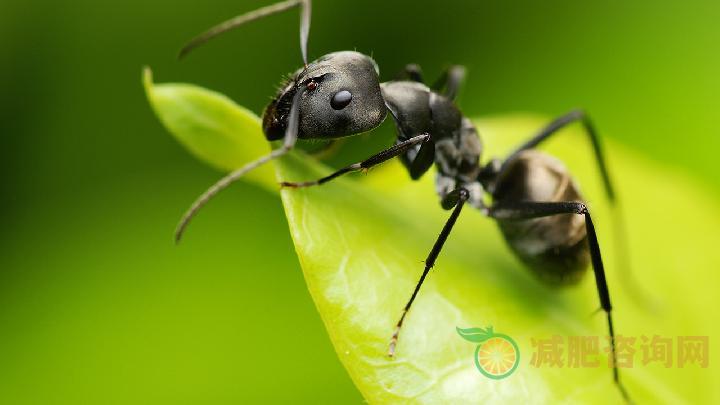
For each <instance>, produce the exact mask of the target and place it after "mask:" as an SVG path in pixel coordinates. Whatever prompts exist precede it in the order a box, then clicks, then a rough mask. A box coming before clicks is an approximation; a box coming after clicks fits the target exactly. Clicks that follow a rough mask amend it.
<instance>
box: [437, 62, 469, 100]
mask: <svg viewBox="0 0 720 405" xmlns="http://www.w3.org/2000/svg"><path fill="white" fill-rule="evenodd" d="M464 81H465V67H464V66H461V65H453V66H450V67H449V68H447V69H446V70H445V71H444V72H443V74H442V75H441V76H440V77H439V78H438V79H437V81H436V82H435V83H434V84H433V85H432V89H433V90H434V91H437V92H440V93H441V94H443V95H444V96H445V97H447V98H449V99H450V100H455V97H457V94H458V91H460V86H461V85H462V84H463V82H464ZM443 90H444V91H443Z"/></svg>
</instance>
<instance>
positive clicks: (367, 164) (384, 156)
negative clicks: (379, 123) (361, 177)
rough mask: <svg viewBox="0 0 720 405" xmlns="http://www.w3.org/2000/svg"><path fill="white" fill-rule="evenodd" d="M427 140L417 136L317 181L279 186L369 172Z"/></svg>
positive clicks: (306, 184)
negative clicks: (364, 171) (362, 171)
mask: <svg viewBox="0 0 720 405" xmlns="http://www.w3.org/2000/svg"><path fill="white" fill-rule="evenodd" d="M429 139H430V135H429V134H422V135H417V136H414V137H412V138H410V139H408V140H406V141H403V142H400V143H397V144H395V145H393V146H391V147H390V148H388V149H386V150H384V151H382V152H379V153H377V154H375V155H372V156H370V157H369V158H367V159H365V160H363V161H362V162H358V163H354V164H351V165H349V166H345V167H343V168H342V169H340V170H337V171H335V172H333V173H331V174H329V175H327V176H325V177H321V178H319V179H317V180H312V181H303V182H289V181H283V182H281V183H280V186H281V187H290V188H301V187H310V186H318V185H320V184H324V183H327V182H328V181H330V180H332V179H335V178H337V177H340V176H342V175H343V174H346V173H351V172H356V171H360V170H369V169H370V168H371V167H373V166H376V165H378V164H380V163H383V162H385V161H388V160H390V159H392V158H394V157H396V156H399V155H401V154H403V153H405V152H406V151H407V150H408V149H410V148H412V147H413V146H415V145H418V144H422V143H424V142H426V141H428V140H429Z"/></svg>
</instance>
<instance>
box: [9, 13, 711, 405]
mask: <svg viewBox="0 0 720 405" xmlns="http://www.w3.org/2000/svg"><path fill="white" fill-rule="evenodd" d="M268 3H269V1H259V0H252V1H231V0H206V1H203V2H199V1H186V0H174V1H169V0H154V1H137V0H126V1H122V2H121V1H90V0H71V1H69V0H66V1H58V2H49V1H38V0H5V1H3V2H2V3H0V135H1V136H2V143H1V144H0V145H1V146H0V204H1V209H0V220H1V223H2V225H1V226H0V402H1V403H8V404H35V403H38V404H39V403H42V404H49V403H72V404H80V403H88V404H98V403H103V404H110V403H117V404H127V403H138V404H158V403H173V404H179V403H189V404H190V403H193V404H194V403H238V402H244V401H260V400H264V401H268V400H273V401H277V402H290V401H292V402H313V403H330V402H334V403H337V402H350V403H353V402H360V401H362V398H361V397H360V395H359V393H358V392H357V390H356V389H355V388H354V387H353V385H352V382H351V381H350V379H349V377H348V376H347V373H346V372H345V371H344V369H343V368H342V367H341V365H340V363H339V361H338V360H337V358H336V356H335V354H334V352H333V350H332V347H331V345H330V341H329V339H328V337H327V335H326V334H325V331H324V329H323V326H322V323H321V320H320V318H319V316H318V314H317V312H316V310H315V308H314V306H313V304H312V301H311V299H310V297H309V295H308V293H307V290H306V288H305V285H304V282H303V278H302V273H301V271H300V268H299V265H298V263H297V258H296V256H295V254H294V251H293V246H292V243H291V240H290V237H289V235H288V232H287V225H286V223H285V219H284V215H283V211H282V207H281V204H280V201H279V199H278V198H277V197H276V196H273V195H270V194H268V193H266V192H264V191H262V190H260V189H259V188H256V187H254V186H251V185H246V184H238V185H237V186H235V187H233V188H232V190H229V191H228V192H226V193H225V194H224V195H223V196H222V198H218V199H217V201H215V202H213V206H212V209H208V210H207V211H206V212H203V215H202V218H198V220H197V222H196V223H195V224H194V227H193V229H192V232H190V233H189V235H188V238H187V239H186V240H185V242H184V243H183V244H182V245H181V246H179V247H175V246H174V245H173V244H172V237H171V236H172V231H173V228H174V225H175V222H176V220H177V219H178V218H179V216H180V214H181V213H182V212H183V210H184V209H185V208H186V206H187V204H189V203H190V202H191V200H192V199H193V198H194V197H195V196H196V195H197V193H199V192H201V191H202V190H204V188H205V187H206V186H207V185H209V184H210V183H211V182H213V181H214V180H215V179H217V177H218V176H219V173H217V172H215V171H213V170H212V169H210V168H208V167H206V166H205V165H204V164H202V163H200V162H198V161H197V160H195V159H194V158H192V157H191V156H189V155H188V154H187V153H186V152H185V151H184V150H183V149H182V148H181V147H180V146H179V145H177V144H176V142H175V141H174V140H173V139H172V138H171V137H170V136H169V135H168V134H167V133H166V132H165V130H164V129H163V128H162V127H161V125H160V124H159V123H158V121H157V119H156V118H155V117H154V116H153V114H152V112H151V110H150V108H149V107H148V105H147V102H146V100H145V97H144V94H143V91H142V87H141V85H140V73H141V68H142V66H143V65H150V66H152V67H153V70H154V72H155V77H156V80H158V81H160V82H165V81H187V82H192V83H198V84H201V85H203V86H206V87H209V88H212V89H216V90H219V91H222V92H224V93H225V94H228V95H229V96H230V97H232V98H233V99H235V100H236V101H237V102H239V103H240V104H242V105H245V106H247V107H249V108H251V109H252V110H254V111H256V112H258V113H259V112H260V111H261V109H262V107H263V106H264V104H265V103H266V102H267V101H268V99H269V97H270V96H271V95H272V93H273V92H274V90H275V86H276V85H277V84H278V83H279V81H280V78H281V76H282V75H283V74H286V73H288V72H290V71H291V70H294V69H295V68H296V67H298V66H299V64H300V56H299V49H298V39H297V27H298V25H297V21H298V17H297V12H290V13H287V14H286V15H279V16H275V17H273V18H271V19H268V20H265V21H263V22H257V23H254V24H252V25H249V26H247V27H244V28H243V29H241V30H238V31H236V32H234V33H232V34H229V35H227V36H226V37H225V38H223V39H218V40H217V41H215V42H213V43H211V44H209V45H208V46H207V47H205V48H203V49H201V50H198V51H197V52H196V53H195V54H193V55H191V56H190V57H189V58H188V59H187V60H186V61H183V62H182V63H178V62H177V61H176V60H175V55H176V51H177V50H178V49H179V47H180V45H181V44H182V43H183V42H184V41H185V40H187V39H189V38H190V37H192V36H193V35H195V34H197V33H199V32H200V31H202V30H204V29H205V28H207V27H209V26H210V25H212V24H215V23H217V22H219V21H221V20H223V19H226V18H228V17H230V16H233V15H236V14H238V13H241V12H244V11H248V10H251V9H253V8H256V7H259V6H262V5H266V4H268ZM718 21H720V3H718V2H717V1H711V0H691V1H685V2H670V1H650V0H639V1H633V2H624V1H602V2H601V1H592V2H577V1H568V0H550V1H544V2H536V1H529V0H523V1H515V2H507V1H499V0H494V1H460V0H445V1H442V2H436V1H417V0H415V1H410V0H395V1H380V0H366V1H362V2H358V1H349V0H335V1H330V0H315V1H314V15H313V26H312V30H311V37H310V54H311V56H312V57H318V56H321V55H322V54H323V53H326V52H329V51H335V50H342V49H357V50H358V51H362V52H365V53H371V54H372V55H373V56H374V57H375V59H376V60H377V61H378V63H379V64H380V66H381V73H382V76H383V78H384V79H390V78H392V77H393V76H394V74H395V72H397V71H399V70H400V69H401V68H402V66H403V65H404V64H405V63H408V62H415V63H419V64H421V65H422V66H423V67H424V69H425V72H426V76H427V77H428V78H430V79H432V78H434V77H435V76H436V75H437V74H439V72H440V71H441V69H442V68H443V67H444V66H447V65H448V64H449V63H461V64H464V65H466V66H467V67H468V73H469V76H468V80H467V83H466V86H465V88H464V89H463V92H462V94H461V96H460V104H461V107H462V108H463V110H464V111H465V112H466V113H467V114H468V115H471V116H478V115H484V114H494V113H500V112H509V111H532V112H539V113H545V114H548V115H558V114H560V113H562V112H565V111H566V110H568V109H570V108H572V107H576V106H582V107H585V108H586V109H588V110H589V111H590V112H591V114H592V115H593V117H594V118H595V121H596V123H597V126H598V127H599V129H600V131H601V133H602V135H603V136H606V137H611V138H614V139H616V140H618V141H620V142H622V143H624V144H625V145H627V146H630V147H632V148H634V149H635V150H636V151H638V152H640V153H642V154H644V155H646V156H648V157H650V158H652V159H655V160H659V161H662V162H664V163H665V164H666V165H669V166H672V167H674V168H675V170H677V171H679V172H683V173H687V174H690V175H692V176H694V177H696V178H697V179H699V181H700V182H702V183H703V184H705V186H706V188H707V190H709V192H711V193H713V194H716V195H720V194H719V193H718V191H720V165H718V164H717V157H716V155H717V153H718V150H720V148H719V147H720V136H719V135H720V114H718V112H717V109H718V106H719V104H718V94H720V75H718V72H720V52H718V50H719V49H718V44H720V25H719V24H718ZM385 132H388V131H385ZM388 133H389V132H388ZM388 136H389V135H382V136H380V137H375V138H372V139H368V137H361V138H358V139H357V140H355V141H354V144H355V145H354V146H356V148H349V149H350V150H354V151H359V150H362V149H363V148H365V149H367V148H369V146H368V145H370V144H373V143H377V142H380V143H382V142H386V141H387V137H388ZM378 139H380V141H378ZM351 146H352V145H351ZM352 153H356V152H352ZM357 153H359V152H357ZM360 154H362V153H360ZM615 175H616V176H622V173H615ZM428 203H429V204H435V201H432V202H428ZM669 215H670V213H669ZM706 237H717V236H715V235H706Z"/></svg>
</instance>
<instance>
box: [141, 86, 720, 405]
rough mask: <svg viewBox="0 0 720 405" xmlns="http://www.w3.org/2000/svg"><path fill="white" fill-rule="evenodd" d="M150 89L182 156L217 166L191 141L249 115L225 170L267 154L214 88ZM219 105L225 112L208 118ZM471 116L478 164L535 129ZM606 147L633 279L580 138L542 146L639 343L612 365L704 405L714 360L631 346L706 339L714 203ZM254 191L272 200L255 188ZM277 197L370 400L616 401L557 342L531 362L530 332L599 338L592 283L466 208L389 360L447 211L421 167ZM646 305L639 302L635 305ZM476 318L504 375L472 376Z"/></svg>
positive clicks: (307, 166)
mask: <svg viewBox="0 0 720 405" xmlns="http://www.w3.org/2000/svg"><path fill="white" fill-rule="evenodd" d="M162 86H168V87H159V88H157V87H156V88H153V87H152V86H149V85H148V91H149V92H150V93H151V94H153V95H152V96H151V97H150V98H151V100H152V102H153V103H154V105H155V109H156V111H157V112H158V114H159V115H160V117H161V120H162V121H163V122H164V123H165V124H166V126H167V127H168V128H169V129H170V131H171V132H173V133H174V134H175V135H176V137H178V138H179V139H181V141H183V142H184V143H185V144H186V145H191V146H189V148H190V149H191V151H193V153H195V154H197V155H198V156H203V157H204V158H205V159H208V160H210V161H211V162H213V163H214V164H215V165H216V166H220V167H228V168H229V166H223V164H222V162H225V160H223V159H224V158H222V159H221V156H225V158H228V156H230V155H232V154H229V155H223V154H220V153H215V152H211V150H214V149H213V148H212V147H208V148H207V149H203V148H204V147H206V146H208V145H213V144H214V143H215V142H216V141H217V140H218V139H219V138H222V137H224V136H225V135H226V132H227V131H226V129H227V128H240V127H241V126H240V124H239V122H241V121H242V122H255V125H256V127H255V128H249V127H247V128H243V129H242V130H243V131H246V132H247V134H248V135H249V136H245V133H243V134H236V135H235V136H236V138H234V139H235V140H236V141H237V142H239V143H241V144H242V145H243V148H237V149H234V150H235V152H234V153H236V155H232V156H230V157H231V158H233V159H234V160H231V161H232V162H233V165H237V164H240V163H242V162H244V161H247V160H249V159H251V158H253V157H255V156H257V155H253V156H249V155H248V154H249V151H251V150H252V151H257V154H261V153H263V151H267V147H266V146H263V145H266V143H265V142H264V141H263V139H262V137H261V135H260V134H259V126H258V125H257V123H258V121H257V119H255V120H254V121H249V120H247V119H245V118H238V117H241V116H243V114H244V115H247V114H249V113H247V112H245V111H244V110H241V109H239V108H237V107H236V106H234V105H233V104H232V103H230V102H227V100H226V99H224V98H222V97H221V96H219V95H217V94H215V93H209V92H206V91H203V90H200V89H197V88H195V87H189V86H187V85H172V86H170V85H162ZM160 90H162V91H160ZM199 95H202V96H199ZM218 100H225V101H218ZM218 104H222V105H223V107H222V109H224V110H233V109H235V112H231V111H225V112H224V113H222V114H219V113H218V107H217V105H218ZM158 105H160V106H158ZM188 105H191V106H192V107H191V108H190V107H187V106H188ZM241 112H242V113H241ZM216 120H219V121H222V122H215V121H216ZM176 121H177V122H176ZM178 122H180V123H183V122H192V123H195V122H202V123H204V125H196V124H192V125H180V124H178ZM475 122H476V123H477V125H478V129H479V131H480V133H481V136H482V138H483V141H484V143H485V145H486V148H487V149H486V152H487V153H486V154H485V155H484V159H487V158H488V157H490V156H504V155H505V154H506V153H507V152H508V151H509V150H511V148H512V147H513V146H514V145H517V144H518V143H520V142H521V141H522V140H524V139H526V138H527V137H528V136H529V134H532V133H534V132H535V131H536V130H537V129H538V128H540V127H541V126H543V125H544V124H545V123H547V122H548V120H547V119H546V118H544V117H538V116H533V115H526V114H516V115H506V116H501V117H494V118H483V119H479V120H476V121H475ZM212 128H219V129H220V130H219V131H218V132H217V133H216V132H213V131H212ZM601 129H602V127H601ZM195 130H197V131H198V132H197V133H186V131H187V132H193V131H195ZM230 132H231V133H235V132H234V131H230ZM188 139H192V140H193V142H189V141H187V140H188ZM605 139H606V142H605V143H606V146H607V147H606V150H607V155H608V158H609V159H608V160H609V164H610V168H611V171H612V174H613V175H614V179H615V180H616V186H617V189H618V192H619V193H618V194H619V197H620V201H622V202H623V205H622V206H620V207H619V212H621V213H622V214H623V216H624V218H625V224H626V227H627V231H628V237H627V240H626V242H624V243H623V245H624V247H625V249H626V251H627V252H628V253H629V258H630V263H631V268H632V274H630V273H629V272H628V271H627V270H625V269H623V268H622V267H620V266H619V265H618V263H619V261H618V257H620V256H621V255H620V252H619V251H618V245H619V244H615V243H614V242H615V241H616V240H618V239H617V238H616V237H615V234H614V231H615V230H616V228H617V227H616V226H614V225H615V224H614V219H615V218H616V216H615V215H614V214H613V211H612V210H610V209H609V207H608V203H607V201H606V200H605V198H604V196H603V194H602V190H601V183H600V182H599V178H598V173H597V170H596V167H595V163H594V161H593V159H592V157H591V156H592V155H591V153H590V151H591V149H590V145H589V142H588V141H587V139H586V138H585V136H584V134H583V133H582V131H580V130H579V129H576V128H569V129H567V130H564V131H563V132H562V134H559V135H557V136H555V137H554V138H553V139H552V140H550V141H548V143H547V145H543V150H546V151H549V152H551V153H552V154H553V155H555V156H558V157H561V158H562V159H563V161H565V162H566V163H567V166H568V167H569V168H570V169H571V171H572V173H573V174H574V175H575V177H576V179H577V180H578V182H579V183H580V184H581V185H582V190H583V192H584V194H585V196H586V198H587V200H588V203H589V206H590V209H591V211H592V212H593V218H594V219H595V221H596V223H597V224H596V226H597V231H598V235H599V238H600V243H601V246H602V249H603V257H604V260H605V263H606V267H607V271H608V274H607V278H608V283H609V286H610V292H611V295H612V301H613V306H614V308H615V312H614V318H615V326H616V331H617V333H618V334H619V335H622V336H626V337H632V338H635V339H636V341H635V343H634V346H633V347H634V349H635V350H636V353H635V361H634V366H633V367H632V368H627V369H623V370H622V371H621V372H622V377H623V379H624V380H625V382H626V385H627V387H628V389H629V391H630V392H631V395H632V396H633V398H634V399H635V400H636V401H637V402H639V403H679V402H684V401H687V402H690V403H702V402H713V398H714V399H715V400H717V399H718V398H720V388H719V387H720V386H718V385H717V384H716V382H717V381H718V380H719V379H720V376H719V375H718V371H716V370H718V368H717V367H713V366H710V367H708V368H700V367H698V366H697V365H690V366H687V365H686V366H685V367H683V368H680V367H678V364H677V359H678V357H677V352H676V349H677V346H673V349H674V350H673V367H671V368H665V367H663V365H662V364H659V363H657V362H655V363H649V364H647V365H643V364H642V352H643V346H642V345H643V342H644V341H643V340H642V337H643V336H647V337H650V338H651V337H652V336H653V335H660V336H663V337H670V338H672V339H673V344H674V345H675V343H676V342H677V337H678V336H686V335H699V336H716V334H717V332H718V329H719V327H718V323H717V322H714V321H712V319H711V318H710V317H709V314H710V316H712V311H713V310H714V309H715V308H718V307H720V298H719V297H720V296H719V295H718V294H716V292H715V289H716V288H717V285H720V283H719V282H720V275H719V273H718V272H717V269H718V268H720V249H717V247H716V246H715V245H716V242H717V237H716V235H717V230H718V229H720V214H718V210H717V207H718V199H717V196H715V195H712V194H710V193H709V192H708V191H707V190H706V189H705V187H704V186H703V184H701V183H699V182H697V181H696V180H695V179H693V178H691V177H689V176H687V175H685V174H684V173H683V172H682V171H681V170H678V169H677V168H672V167H667V166H664V165H662V164H660V163H658V162H654V161H650V160H647V159H646V158H644V157H643V156H642V155H640V154H638V153H636V152H633V151H630V150H627V149H625V148H623V147H622V146H620V145H619V144H616V143H614V142H609V141H607V138H605ZM263 147H265V149H263ZM275 166H276V170H277V175H278V177H279V178H281V179H284V180H289V181H297V180H308V179H314V178H317V177H319V176H321V175H324V174H327V173H329V171H330V169H329V168H328V167H326V166H324V165H323V164H321V163H319V162H317V161H316V160H314V159H312V158H311V157H308V156H306V155H304V154H301V153H292V154H290V155H288V156H286V157H284V158H283V159H281V160H280V161H278V162H276V165H275ZM260 183H261V184H263V185H265V186H266V187H267V188H268V190H271V191H273V192H276V191H277V187H276V186H275V184H274V183H273V182H272V181H268V179H264V180H262V181H261V182H260ZM281 197H282V201H283V204H284V207H285V211H286V214H287V219H288V225H289V228H290V232H291V235H292V238H293V240H294V243H295V247H296V251H297V255H298V258H299V260H300V264H301V266H302V269H303V272H304V276H305V279H306V281H307V285H308V289H309V290H310V293H311V295H312V297H313V299H314V301H315V304H316V306H317V308H318V311H319V312H320V315H321V316H322V319H323V321H324V323H325V326H326V328H327V331H328V333H329V335H330V338H331V340H332V343H333V345H334V347H335V349H336V351H337V354H338V356H339V358H340V360H341V361H342V363H343V365H344V366H345V367H346V369H347V370H348V372H349V374H350V376H351V378H352V379H353V381H354V382H355V384H356V386H357V387H358V389H359V390H360V391H361V392H362V394H363V395H364V396H365V398H366V399H367V400H368V401H370V402H381V403H387V402H391V403H395V402H427V403H460V402H470V403H477V402H484V401H493V402H513V403H517V402H536V403H548V402H558V401H567V402H580V403H607V402H615V403H619V402H621V398H620V395H619V393H618V391H617V390H616V389H615V388H614V386H613V383H612V374H611V370H610V369H608V368H607V367H605V364H606V356H605V355H604V354H602V355H601V356H600V364H601V366H600V367H580V368H572V367H567V364H568V363H567V355H568V348H567V347H565V349H564V351H563V356H565V357H564V363H565V364H566V366H565V367H563V368H553V367H549V366H547V365H545V366H544V367H543V366H541V367H533V366H531V365H530V360H531V359H532V357H533V353H534V352H535V351H536V350H537V347H536V346H534V345H533V342H536V341H537V339H548V338H550V337H551V336H552V335H560V336H562V337H563V338H564V342H565V344H566V345H567V344H568V343H569V340H568V336H601V337H602V336H605V335H606V334H607V330H606V323H605V319H604V317H603V316H602V315H601V314H598V315H591V314H592V313H593V312H594V311H595V309H596V308H598V306H599V302H598V298H597V290H596V286H595V283H594V278H593V276H592V274H587V275H586V277H585V278H584V280H583V281H582V282H581V283H580V284H579V285H578V286H575V287H571V288H552V287H548V286H546V285H543V284H542V283H540V282H539V281H538V280H536V279H535V278H534V277H533V276H532V274H530V273H529V272H528V271H527V269H525V268H524V267H523V266H522V264H521V263H520V262H519V261H518V260H517V259H516V258H514V257H513V256H512V254H511V253H510V251H509V249H508V248H507V247H506V246H505V244H504V242H503V239H502V235H501V234H500V232H499V231H498V229H497V227H496V225H495V224H494V223H493V221H491V220H488V219H487V218H485V217H483V216H482V215H481V213H479V212H477V211H474V210H472V209H467V210H465V211H464V212H463V214H462V215H461V217H460V219H459V220H458V224H457V226H456V228H455V230H454V231H453V233H452V235H451V236H450V238H449V240H448V242H447V244H446V247H445V249H444V250H443V252H442V254H441V256H440V258H439V259H438V262H437V265H436V267H435V268H434V269H433V271H432V272H431V273H430V275H429V277H428V279H427V280H426V282H425V284H424V285H423V288H422V290H421V291H420V294H419V296H418V299H417V301H416V303H415V305H414V306H413V308H412V310H411V311H410V313H409V315H408V317H407V318H406V319H405V323H404V327H403V330H402V332H401V334H400V341H399V344H398V346H397V352H396V357H395V358H393V359H390V358H388V357H387V356H386V353H387V349H388V343H389V341H390V336H391V334H392V332H393V327H394V325H395V323H396V322H397V320H398V317H399V316H400V312H401V309H402V308H403V306H404V305H405V303H406V302H407V299H408V298H409V295H410V293H411V292H412V289H413V287H414V286H415V284H416V282H417V280H418V278H419V276H420V273H421V271H422V268H423V265H422V262H421V261H422V260H423V259H424V258H425V257H426V256H427V253H428V251H429V249H430V247H431V246H432V244H433V242H434V240H435V238H436V237H437V234H438V232H439V231H440V228H441V227H442V225H443V223H444V221H445V219H446V218H447V215H448V212H447V211H443V210H442V209H441V208H440V207H439V204H438V199H437V197H436V195H435V193H434V187H433V176H432V175H431V174H429V175H426V176H424V178H423V179H422V180H421V181H418V182H413V181H411V180H409V178H408V176H407V175H406V173H405V172H404V171H403V168H402V166H401V165H400V164H399V163H398V162H396V161H393V162H389V163H387V164H385V165H383V166H382V167H380V168H377V169H374V170H372V171H371V172H370V173H369V174H368V176H360V175H348V176H344V177H342V178H339V179H337V180H336V181H333V182H331V183H328V184H326V185H323V186H321V187H315V188H308V189H299V190H289V189H286V190H283V191H282V192H281ZM620 240H622V239H620ZM643 296H647V297H648V298H647V300H646V299H640V298H639V297H643ZM489 324H491V325H493V326H494V329H495V330H496V331H497V333H500V334H505V335H508V336H510V337H512V338H513V339H514V340H515V341H516V342H517V343H518V345H519V347H520V351H521V354H522V356H521V358H522V359H526V360H523V362H522V363H521V364H520V366H519V367H518V369H517V370H516V371H515V372H514V373H513V374H512V375H511V376H509V377H508V378H505V379H502V380H491V379H488V378H486V377H484V376H483V375H481V374H480V373H479V372H478V370H476V369H475V365H474V360H473V355H474V348H473V347H471V345H468V344H467V342H465V340H464V339H463V338H462V337H460V336H458V333H457V332H456V329H457V328H459V327H462V328H472V327H477V326H479V325H489ZM295 344H296V345H297V344H300V345H302V342H301V340H299V341H296V342H295ZM601 347H605V344H604V340H602V339H601ZM709 352H710V355H711V356H713V357H712V359H711V361H710V363H712V364H717V360H718V357H717V356H718V355H717V354H716V353H717V350H712V349H711V350H710V351H709Z"/></svg>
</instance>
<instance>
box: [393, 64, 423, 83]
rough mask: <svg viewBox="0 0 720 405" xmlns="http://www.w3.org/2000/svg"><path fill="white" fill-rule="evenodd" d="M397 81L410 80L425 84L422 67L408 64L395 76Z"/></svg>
mask: <svg viewBox="0 0 720 405" xmlns="http://www.w3.org/2000/svg"><path fill="white" fill-rule="evenodd" d="M395 78H396V79H397V80H404V79H410V80H411V81H413V82H418V83H424V82H423V73H422V68H421V67H420V65H418V64H415V63H408V64H407V65H405V67H404V68H403V70H402V71H400V72H399V73H398V74H397V75H395Z"/></svg>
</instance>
